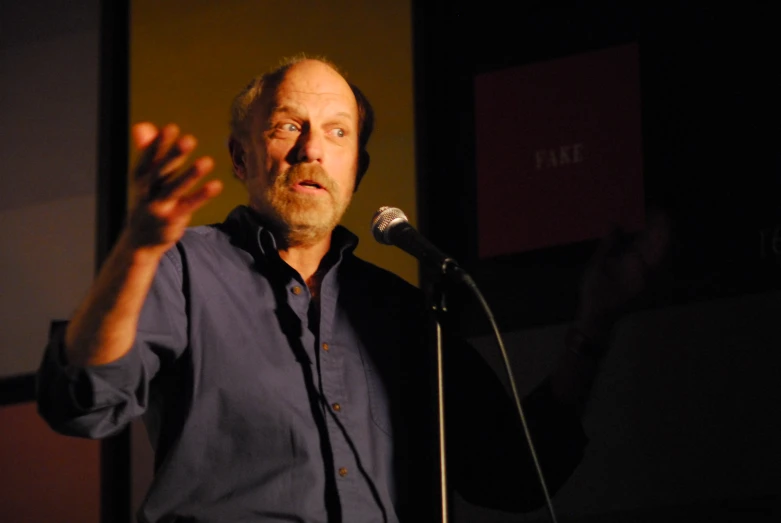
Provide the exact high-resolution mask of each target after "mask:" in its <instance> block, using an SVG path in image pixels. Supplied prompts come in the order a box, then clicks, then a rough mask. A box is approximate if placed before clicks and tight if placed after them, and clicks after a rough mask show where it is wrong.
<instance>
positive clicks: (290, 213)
mask: <svg viewBox="0 0 781 523" xmlns="http://www.w3.org/2000/svg"><path fill="white" fill-rule="evenodd" d="M372 126H373V112H372V109H371V105H369V103H368V101H367V100H366V98H365V97H364V96H363V94H362V93H361V92H360V90H358V89H357V88H356V87H354V86H352V85H351V84H349V83H347V81H346V80H345V79H344V77H343V76H342V75H341V74H340V73H339V72H338V71H337V70H336V69H335V67H334V66H333V65H331V64H329V63H327V62H325V61H323V60H312V59H305V58H303V59H302V58H299V59H295V60H292V61H289V62H288V63H286V64H284V65H283V66H281V67H279V68H278V69H276V70H274V71H272V72H270V73H267V74H265V75H262V76H260V77H258V78H256V79H255V80H253V81H252V83H250V85H249V86H247V88H246V89H245V90H244V91H242V92H241V93H240V94H239V95H238V96H237V97H236V99H235V100H234V102H233V106H232V108H231V139H230V153H231V158H232V160H233V169H234V173H235V175H236V177H237V178H239V179H240V180H242V182H243V183H244V184H245V186H246V187H247V190H248V191H249V196H250V206H251V207H252V208H253V209H255V210H256V211H257V212H259V213H261V214H263V215H264V216H266V217H267V218H269V219H271V220H273V221H274V222H275V223H276V224H277V225H278V226H280V227H281V228H282V229H283V231H284V232H285V234H286V235H287V237H288V238H287V239H288V241H289V242H290V243H291V244H307V243H312V242H315V241H318V240H320V239H322V238H324V237H325V236H327V235H328V234H330V232H331V231H332V230H333V228H334V227H335V226H336V225H337V223H339V220H340V219H341V217H342V215H343V214H344V212H345V211H346V209H347V206H348V205H349V203H350V200H351V199H352V194H353V192H354V191H355V189H356V188H357V185H358V182H359V181H360V178H361V177H362V176H363V174H364V173H365V171H366V169H367V168H368V164H369V157H368V154H367V153H366V150H365V147H366V144H367V143H368V140H369V137H370V135H371V131H372Z"/></svg>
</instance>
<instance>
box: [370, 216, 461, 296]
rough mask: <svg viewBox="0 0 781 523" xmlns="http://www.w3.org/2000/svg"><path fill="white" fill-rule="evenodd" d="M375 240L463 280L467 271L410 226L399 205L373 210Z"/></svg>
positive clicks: (372, 226) (372, 225)
mask: <svg viewBox="0 0 781 523" xmlns="http://www.w3.org/2000/svg"><path fill="white" fill-rule="evenodd" d="M371 230H372V234H373V235H374V239H375V240H377V241H378V242H380V243H382V244H383V245H395V246H396V247H398V248H400V249H401V250H403V251H404V252H406V253H408V254H411V255H412V256H414V257H415V258H417V259H418V260H420V263H422V264H423V265H425V266H427V267H430V268H432V269H435V270H437V271H438V272H440V273H441V274H446V275H454V276H456V277H457V278H458V279H460V280H463V279H465V277H467V274H466V272H465V271H464V270H463V269H462V268H461V267H459V266H458V262H456V260H454V259H453V258H451V257H450V256H448V255H447V254H445V253H444V252H442V251H440V250H439V249H437V248H436V247H435V246H434V244H432V243H431V242H430V241H428V240H427V239H426V238H425V236H423V235H422V234H420V233H419V232H418V231H417V229H415V228H414V227H413V226H412V225H410V223H409V221H408V219H407V216H406V215H405V214H404V213H403V212H402V211H401V209H397V208H396V207H388V206H383V207H380V208H379V209H378V210H377V212H375V213H374V217H373V218H372V222H371Z"/></svg>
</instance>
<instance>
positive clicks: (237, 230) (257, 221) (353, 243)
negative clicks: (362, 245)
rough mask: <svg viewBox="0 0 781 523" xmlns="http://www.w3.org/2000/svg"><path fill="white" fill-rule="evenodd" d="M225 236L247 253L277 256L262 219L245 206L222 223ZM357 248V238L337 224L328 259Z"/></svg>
mask: <svg viewBox="0 0 781 523" xmlns="http://www.w3.org/2000/svg"><path fill="white" fill-rule="evenodd" d="M223 226H224V228H225V229H226V230H227V232H228V234H230V235H231V237H232V238H234V241H236V242H237V243H238V245H239V246H240V247H241V248H243V249H245V250H247V251H249V252H250V253H253V255H254V254H256V253H257V254H260V255H261V256H262V257H263V258H265V259H268V258H269V257H274V258H276V257H278V256H279V255H278V247H277V245H278V242H277V239H276V237H275V236H274V233H273V232H272V230H271V228H270V227H268V225H267V224H266V220H265V218H264V217H263V216H261V215H259V214H258V213H256V212H255V211H253V210H252V209H250V208H249V207H248V206H246V205H239V206H238V207H236V208H234V209H233V210H232V211H231V212H230V214H229V215H228V217H227V218H226V219H225V222H224V224H223ZM357 246H358V237H357V236H356V235H355V234H353V233H352V232H350V230H348V229H347V228H346V227H343V226H341V225H337V226H336V228H335V229H334V231H333V233H332V234H331V248H330V249H329V251H328V254H327V255H326V256H327V257H332V256H336V257H337V261H341V260H342V258H343V257H344V256H346V255H349V254H352V252H353V251H354V250H355V248H356V247H357Z"/></svg>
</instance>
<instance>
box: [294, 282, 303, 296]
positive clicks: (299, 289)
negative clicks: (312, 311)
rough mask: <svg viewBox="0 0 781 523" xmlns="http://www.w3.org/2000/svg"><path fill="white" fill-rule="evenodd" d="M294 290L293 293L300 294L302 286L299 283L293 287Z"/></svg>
mask: <svg viewBox="0 0 781 523" xmlns="http://www.w3.org/2000/svg"><path fill="white" fill-rule="evenodd" d="M292 290H293V294H295V295H296V296H298V295H299V294H301V287H299V286H298V285H296V286H295V287H293V289H292Z"/></svg>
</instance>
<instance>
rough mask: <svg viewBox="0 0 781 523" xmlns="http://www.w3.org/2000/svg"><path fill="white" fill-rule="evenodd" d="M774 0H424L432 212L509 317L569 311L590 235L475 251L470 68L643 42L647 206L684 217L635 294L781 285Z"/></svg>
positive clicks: (427, 223) (510, 323) (658, 297)
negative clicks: (659, 267)
mask: <svg viewBox="0 0 781 523" xmlns="http://www.w3.org/2000/svg"><path fill="white" fill-rule="evenodd" d="M773 11H774V10H773V9H771V4H769V3H766V4H763V3H752V2H749V3H743V4H740V6H737V5H736V4H724V5H723V6H721V7H694V6H693V5H688V3H686V2H682V3H676V5H667V6H665V5H658V4H656V3H653V4H651V3H647V2H646V3H642V4H631V5H630V4H627V3H618V2H524V3H519V4H513V5H510V4H504V3H501V2H496V1H493V0H488V1H484V2H464V1H455V2H447V3H445V2H416V3H415V17H416V20H417V26H416V32H415V38H416V41H415V49H416V74H417V81H418V86H417V94H418V101H419V104H418V119H419V120H418V122H419V126H418V128H419V134H420V136H419V151H420V160H419V180H420V182H419V183H420V191H419V195H420V201H421V205H420V208H421V209H420V214H421V222H422V223H423V227H424V229H425V230H426V231H427V232H428V234H429V235H430V237H431V238H432V239H433V240H434V242H435V243H436V244H437V245H439V246H440V247H441V248H442V249H443V250H445V251H446V252H448V253H450V254H451V255H452V256H453V257H455V258H456V259H458V260H459V261H461V262H462V263H463V264H464V265H465V266H466V267H467V268H468V269H469V270H470V272H471V273H472V274H473V276H474V277H475V279H476V280H477V281H478V284H480V285H481V288H483V290H484V292H485V293H486V294H487V296H488V297H489V302H490V303H492V304H494V306H495V309H496V310H495V311H494V312H495V313H496V314H497V315H498V317H499V319H500V323H501V324H502V326H504V327H506V328H520V327H524V326H530V325H539V324H545V323H550V322H555V321H563V320H566V319H569V318H571V314H572V311H573V310H574V304H575V299H576V294H575V291H576V288H577V285H576V282H577V279H578V278H579V275H580V273H581V271H582V267H583V264H584V263H585V261H586V260H587V258H588V256H589V255H590V253H591V252H592V251H593V248H594V242H583V243H579V244H573V245H568V246H563V247H559V248H549V249H540V250H537V251H535V252H532V253H525V254H523V255H516V256H512V255H509V256H502V257H496V258H493V259H489V260H479V259H478V257H477V241H478V238H477V221H476V202H475V199H476V196H475V195H476V194H477V190H478V188H477V184H476V173H475V149H474V142H475V136H474V92H473V87H472V86H473V82H474V78H475V76H476V75H478V74H480V73H483V72H486V71H495V70H501V69H503V68H507V67H512V66H518V65H523V64H530V63H534V62H542V61H546V60H553V59H556V58H561V57H566V56H571V55H576V54H579V53H583V52H586V51H592V50H599V49H606V48H610V47H613V46H618V45H623V44H628V43H636V44H637V45H638V48H639V55H640V58H639V61H640V77H641V78H640V79H641V99H642V135H643V171H644V178H645V194H646V206H647V207H652V208H661V209H664V210H665V211H666V212H667V213H668V214H669V216H670V217H671V219H672V223H673V244H672V248H671V263H670V267H669V273H668V274H667V278H666V280H665V281H664V282H660V283H659V284H657V285H656V287H655V289H654V291H653V296H650V297H649V298H648V299H647V300H646V303H644V304H642V305H640V306H661V305H665V304H672V303H681V302H688V301H692V300H701V299H706V298H713V297H719V296H728V295H735V294H739V293H744V292H753V291H758V290H765V289H771V288H777V287H778V285H779V283H780V282H781V280H780V279H779V274H780V273H779V270H778V267H779V265H778V252H776V251H777V250H778V247H779V246H778V245H776V246H775V250H774V246H773V236H774V234H775V232H774V231H775V229H776V228H777V227H778V226H779V224H781V211H780V210H781V206H780V205H779V203H781V202H780V201H779V198H781V191H780V190H779V189H781V187H779V171H780V168H781V155H780V154H779V147H778V143H779V138H781V132H780V131H781V123H780V122H781V101H779V96H778V94H779V87H781V85H780V84H781V82H779V75H780V74H781V73H780V72H779V69H778V66H777V64H778V56H777V51H776V48H778V47H779V36H778V32H777V31H776V30H774V29H775V22H774V20H775V17H774V15H773V14H772V13H773ZM550 212H551V214H552V215H555V214H556V213H560V212H565V211H564V210H562V209H555V208H551V209H550ZM512 226H513V224H508V227H512ZM510 276H511V277H510ZM519 307H521V313H520V314H519V310H518V308H519ZM511 308H512V313H510V312H508V311H509V310H510V309H511ZM471 317H473V314H471V313H470V314H466V315H465V319H467V321H468V320H469V318H471ZM471 330H472V332H474V333H480V332H484V331H485V328H484V327H481V326H479V325H473V326H472V327H471Z"/></svg>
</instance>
